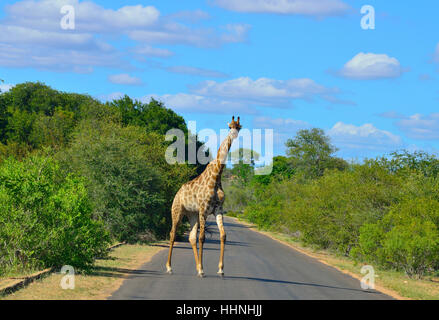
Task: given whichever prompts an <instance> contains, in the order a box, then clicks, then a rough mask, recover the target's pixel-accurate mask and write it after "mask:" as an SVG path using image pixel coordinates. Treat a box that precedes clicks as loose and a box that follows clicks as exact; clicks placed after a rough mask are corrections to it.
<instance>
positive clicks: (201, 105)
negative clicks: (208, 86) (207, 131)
mask: <svg viewBox="0 0 439 320" xmlns="http://www.w3.org/2000/svg"><path fill="white" fill-rule="evenodd" d="M151 98H154V99H156V100H159V101H163V102H164V103H165V105H166V106H167V107H168V108H171V109H173V110H175V111H177V112H196V113H215V114H222V113H226V114H227V113H234V112H242V113H245V114H255V113H257V112H256V110H255V109H253V108H251V107H249V106H247V105H246V104H243V103H239V102H234V101H228V100H221V99H217V98H214V97H205V96H201V95H196V94H188V93H177V94H164V95H156V94H151V95H146V96H144V97H142V98H141V99H140V100H141V101H143V102H146V103H147V102H149V101H150V100H151Z"/></svg>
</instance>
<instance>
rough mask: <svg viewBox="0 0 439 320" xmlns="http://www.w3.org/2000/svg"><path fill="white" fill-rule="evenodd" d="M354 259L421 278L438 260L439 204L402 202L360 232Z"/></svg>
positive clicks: (422, 201)
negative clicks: (371, 262)
mask: <svg viewBox="0 0 439 320" xmlns="http://www.w3.org/2000/svg"><path fill="white" fill-rule="evenodd" d="M360 233H361V234H360V238H359V247H358V249H357V250H356V252H355V256H356V257H361V258H362V259H364V260H368V261H373V262H376V263H378V264H380V265H382V266H385V267H389V268H394V269H397V270H403V271H405V272H406V273H407V275H409V276H410V277H417V278H420V277H422V276H423V275H425V274H426V273H427V272H428V271H431V270H433V269H434V268H435V267H437V261H438V260H439V202H438V201H437V200H435V199H430V198H415V199H405V200H404V201H402V202H401V203H399V204H395V205H394V206H393V207H392V208H391V210H390V211H389V213H388V214H387V215H386V216H385V217H384V218H383V219H382V220H381V221H379V222H377V223H375V224H366V225H364V226H363V227H362V228H361V230H360Z"/></svg>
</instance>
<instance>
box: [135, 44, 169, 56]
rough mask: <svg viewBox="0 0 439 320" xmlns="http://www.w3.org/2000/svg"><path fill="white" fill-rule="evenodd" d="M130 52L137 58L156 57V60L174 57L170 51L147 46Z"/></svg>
mask: <svg viewBox="0 0 439 320" xmlns="http://www.w3.org/2000/svg"><path fill="white" fill-rule="evenodd" d="M131 52H132V53H134V54H136V55H139V56H147V57H157V58H168V57H172V56H173V55H174V53H173V52H172V51H170V50H167V49H161V48H153V47H151V46H148V45H144V46H140V47H136V48H133V49H132V50H131Z"/></svg>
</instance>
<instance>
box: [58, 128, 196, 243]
mask: <svg viewBox="0 0 439 320" xmlns="http://www.w3.org/2000/svg"><path fill="white" fill-rule="evenodd" d="M165 147H166V146H165V144H164V143H163V136H161V135H158V134H154V133H146V132H145V130H144V129H143V128H141V127H134V126H127V127H122V126H121V125H119V124H116V123H114V122H111V121H110V122H106V121H83V122H81V123H80V125H79V127H78V129H77V131H76V133H75V138H74V140H73V143H72V145H71V148H70V149H68V150H65V151H62V152H60V153H59V154H58V155H57V157H58V158H59V159H61V162H62V163H63V165H64V166H65V167H66V170H68V171H72V172H77V173H78V174H80V175H82V176H84V177H86V178H87V190H88V192H89V195H90V198H91V200H92V203H93V207H94V217H95V219H99V220H102V221H104V222H105V225H106V226H107V228H108V230H110V232H111V235H112V236H113V237H114V238H115V239H117V240H119V241H129V242H135V241H138V240H152V239H155V238H164V237H165V236H166V235H167V234H168V233H169V230H170V217H171V215H170V212H171V204H172V199H173V197H174V195H175V193H176V192H177V190H178V188H179V187H180V186H181V184H183V182H185V181H187V180H188V177H189V176H191V175H193V170H192V169H190V168H189V167H188V166H186V165H169V164H168V163H166V160H165V156H164V154H165Z"/></svg>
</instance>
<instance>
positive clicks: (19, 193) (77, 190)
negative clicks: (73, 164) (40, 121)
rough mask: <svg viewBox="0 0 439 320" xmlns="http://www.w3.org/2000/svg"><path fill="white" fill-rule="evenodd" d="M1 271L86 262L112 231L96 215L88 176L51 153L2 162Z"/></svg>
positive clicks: (102, 249) (100, 250) (83, 265)
mask: <svg viewBox="0 0 439 320" xmlns="http://www.w3.org/2000/svg"><path fill="white" fill-rule="evenodd" d="M0 239H1V240H0V241H1V242H0V274H4V273H6V272H9V271H20V270H23V269H33V268H41V267H50V266H62V265H66V264H68V265H72V266H74V267H76V268H86V267H87V266H89V265H90V264H92V263H93V261H94V258H95V257H96V256H99V255H102V254H103V253H104V252H105V251H106V249H107V246H108V243H109V237H108V234H107V232H106V231H105V229H104V227H103V225H102V224H101V223H100V222H98V221H95V220H93V219H92V208H91V206H90V202H89V199H88V195H87V192H86V190H85V185H84V181H83V179H80V178H77V177H74V176H72V175H69V176H65V175H64V174H63V173H62V172H61V171H60V169H59V166H58V164H57V162H55V161H54V160H52V159H51V158H49V157H36V156H34V157H31V158H28V159H26V160H25V161H23V162H19V161H16V160H14V159H12V158H10V159H8V160H6V161H4V162H3V163H2V165H1V166H0Z"/></svg>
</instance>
